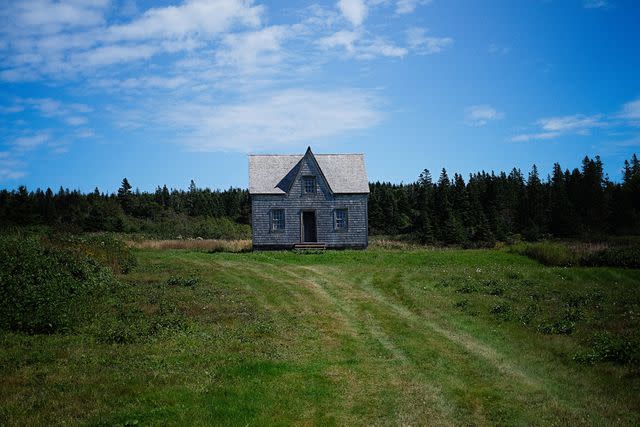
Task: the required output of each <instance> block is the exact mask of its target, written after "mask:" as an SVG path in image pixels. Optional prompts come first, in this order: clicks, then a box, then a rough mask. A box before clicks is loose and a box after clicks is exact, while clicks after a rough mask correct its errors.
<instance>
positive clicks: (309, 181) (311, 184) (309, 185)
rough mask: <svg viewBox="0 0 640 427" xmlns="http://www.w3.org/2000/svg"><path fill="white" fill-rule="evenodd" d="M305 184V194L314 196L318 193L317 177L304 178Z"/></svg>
mask: <svg viewBox="0 0 640 427" xmlns="http://www.w3.org/2000/svg"><path fill="white" fill-rule="evenodd" d="M303 183H304V192H305V193H306V194H314V193H315V192H316V177H315V176H305V177H304V178H303Z"/></svg>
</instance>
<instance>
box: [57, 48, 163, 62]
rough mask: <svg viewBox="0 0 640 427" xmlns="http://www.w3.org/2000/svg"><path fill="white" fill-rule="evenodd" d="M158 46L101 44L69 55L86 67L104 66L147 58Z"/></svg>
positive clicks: (155, 51) (73, 60)
mask: <svg viewBox="0 0 640 427" xmlns="http://www.w3.org/2000/svg"><path fill="white" fill-rule="evenodd" d="M159 50H160V49H159V47H157V46H151V45H144V44H141V45H114V46H102V47H98V48H96V49H93V50H88V51H85V52H80V53H77V54H73V55H71V57H70V58H71V62H73V63H76V64H83V66H87V67H96V66H105V65H111V64H117V63H121V62H131V61H137V60H141V59H149V58H150V57H151V56H153V55H154V54H156V53H157V52H159Z"/></svg>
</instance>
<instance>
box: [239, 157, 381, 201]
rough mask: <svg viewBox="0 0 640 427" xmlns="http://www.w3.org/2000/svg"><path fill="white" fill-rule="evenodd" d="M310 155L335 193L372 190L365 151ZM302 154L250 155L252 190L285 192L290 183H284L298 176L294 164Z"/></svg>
mask: <svg viewBox="0 0 640 427" xmlns="http://www.w3.org/2000/svg"><path fill="white" fill-rule="evenodd" d="M308 152H310V150H308ZM311 155H312V156H313V157H314V158H315V159H316V162H317V163H318V166H320V169H321V170H322V173H323V175H324V177H325V178H326V179H327V183H328V184H329V187H330V188H331V191H333V193H337V194H341V193H342V194H366V193H369V180H368V178H367V171H366V169H365V166H364V154H313V153H311ZM303 157H304V155H268V154H267V155H250V156H249V193H250V194H285V193H286V191H287V188H288V187H287V186H286V185H283V184H286V181H287V180H290V179H293V178H294V177H295V174H296V171H293V168H295V167H296V166H297V165H298V162H299V161H300V160H301V159H302V158H303ZM287 175H289V176H287ZM285 178H287V180H285ZM279 184H280V185H279Z"/></svg>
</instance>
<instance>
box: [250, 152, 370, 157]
mask: <svg viewBox="0 0 640 427" xmlns="http://www.w3.org/2000/svg"><path fill="white" fill-rule="evenodd" d="M313 155H314V156H364V153H320V154H316V153H313ZM302 156H304V154H249V157H302Z"/></svg>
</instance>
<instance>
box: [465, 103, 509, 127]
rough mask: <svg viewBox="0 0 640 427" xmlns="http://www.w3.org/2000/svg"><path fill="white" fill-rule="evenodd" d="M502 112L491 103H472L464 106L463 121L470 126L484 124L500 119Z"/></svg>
mask: <svg viewBox="0 0 640 427" xmlns="http://www.w3.org/2000/svg"><path fill="white" fill-rule="evenodd" d="M503 117H504V114H503V113H501V112H499V111H497V110H496V109H495V108H493V107H492V106H491V105H486V104H483V105H472V106H470V107H467V108H465V122H466V123H467V124H468V125H470V126H484V125H486V124H487V123H489V122H490V121H494V120H500V119H502V118H503Z"/></svg>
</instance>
